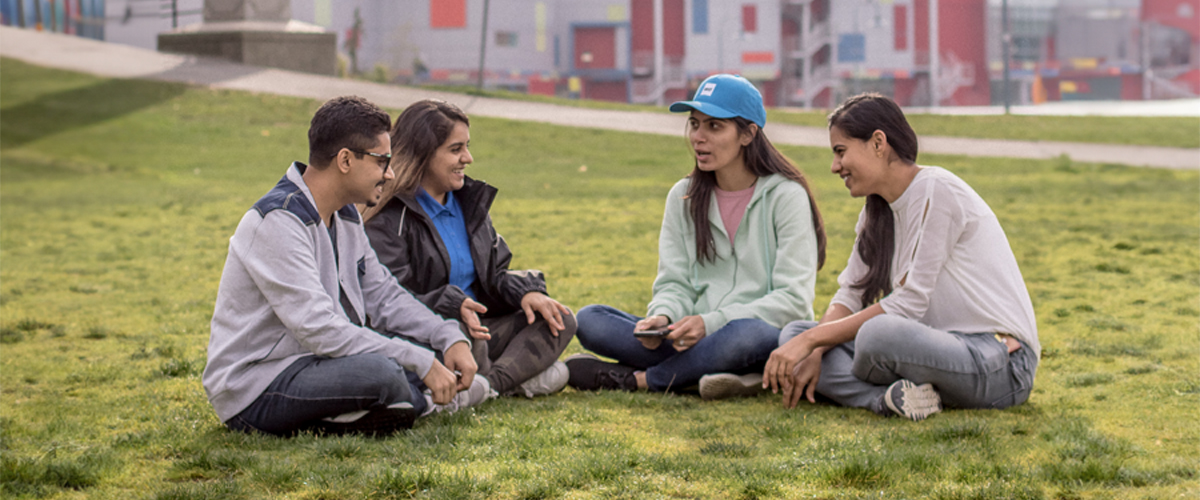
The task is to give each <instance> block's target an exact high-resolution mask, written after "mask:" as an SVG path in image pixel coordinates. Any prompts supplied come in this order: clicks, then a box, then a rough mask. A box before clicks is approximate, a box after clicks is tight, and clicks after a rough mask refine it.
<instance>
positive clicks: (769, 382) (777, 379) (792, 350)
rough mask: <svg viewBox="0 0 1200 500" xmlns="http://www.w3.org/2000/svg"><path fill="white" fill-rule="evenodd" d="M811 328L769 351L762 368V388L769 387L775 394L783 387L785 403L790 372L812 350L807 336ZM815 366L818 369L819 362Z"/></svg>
mask: <svg viewBox="0 0 1200 500" xmlns="http://www.w3.org/2000/svg"><path fill="white" fill-rule="evenodd" d="M818 328H819V327H818ZM815 329H816V328H814V329H813V330H815ZM813 330H809V331H807V332H804V333H803V334H800V335H798V336H796V337H794V338H792V340H789V341H787V342H786V343H784V344H783V345H781V346H779V347H778V348H776V349H775V350H774V351H771V357H770V358H768V359H767V366H766V367H765V368H763V388H764V389H766V388H768V387H769V388H770V389H771V392H772V393H775V394H779V389H780V388H783V389H784V390H785V403H786V396H787V395H788V394H789V393H786V391H787V390H788V389H787V386H788V385H790V384H791V383H792V380H791V376H792V372H793V371H795V369H796V366H797V365H798V364H799V363H800V362H801V361H804V359H805V358H808V356H809V354H812V352H813V347H812V345H811V344H810V343H809V342H808V336H807V334H808V333H809V332H811V331H813ZM817 368H818V369H820V364H819V363H818V365H817Z"/></svg>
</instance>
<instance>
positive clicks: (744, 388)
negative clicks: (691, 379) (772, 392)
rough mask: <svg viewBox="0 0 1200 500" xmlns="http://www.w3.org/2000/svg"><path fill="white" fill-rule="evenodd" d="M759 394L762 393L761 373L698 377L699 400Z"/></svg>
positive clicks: (714, 374) (719, 374)
mask: <svg viewBox="0 0 1200 500" xmlns="http://www.w3.org/2000/svg"><path fill="white" fill-rule="evenodd" d="M760 392H763V388H762V374H761V373H747V374H745V375H734V374H732V373H713V374H709V375H705V376H703V377H700V399H704V400H714V399H727V398H740V397H749V396H757V395H758V394H759V393H760Z"/></svg>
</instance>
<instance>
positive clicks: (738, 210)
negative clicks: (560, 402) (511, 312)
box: [567, 74, 825, 399]
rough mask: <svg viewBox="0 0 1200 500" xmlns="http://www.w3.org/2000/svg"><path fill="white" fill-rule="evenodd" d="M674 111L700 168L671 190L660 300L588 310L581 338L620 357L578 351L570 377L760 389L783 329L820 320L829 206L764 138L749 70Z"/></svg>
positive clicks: (724, 391)
mask: <svg viewBox="0 0 1200 500" xmlns="http://www.w3.org/2000/svg"><path fill="white" fill-rule="evenodd" d="M670 109H671V111H674V112H677V113H682V112H690V114H691V115H690V116H689V118H688V127H687V130H688V134H687V135H688V140H689V142H690V144H691V146H692V150H693V152H694V157H693V161H694V168H693V170H692V173H691V174H689V175H688V176H687V177H685V178H684V179H683V180H680V181H679V182H678V183H676V184H675V186H674V187H673V188H671V192H670V194H668V195H667V206H666V210H665V213H664V215H663V224H662V232H661V233H660V235H659V243H658V247H659V248H658V251H659V260H658V276H657V277H656V278H655V280H654V297H653V299H652V300H651V301H650V304H649V306H648V307H647V313H646V316H645V317H638V316H634V315H632V314H629V313H626V312H623V311H620V310H617V309H615V308H612V307H609V306H602V305H591V306H588V307H585V308H583V309H581V310H580V311H579V313H578V314H577V315H576V319H577V321H578V324H579V327H578V330H577V332H576V337H577V338H578V339H579V342H580V344H582V345H583V347H585V348H587V349H589V350H591V351H593V352H595V353H597V354H600V355H603V356H606V357H609V358H613V359H615V360H617V363H607V362H603V361H600V360H599V359H597V358H596V357H595V356H591V355H589V354H581V355H576V356H572V357H570V358H568V359H567V366H568V368H570V378H569V383H570V384H571V386H572V387H574V388H576V389H580V390H596V389H619V390H627V391H634V390H639V389H648V390H651V391H667V390H671V389H676V390H678V389H684V388H688V387H692V386H694V385H696V384H697V382H699V385H700V395H701V397H703V398H705V399H718V398H723V397H730V396H737V395H749V394H755V393H757V392H758V391H760V390H761V387H762V376H761V374H760V373H756V372H761V370H762V366H763V363H764V362H765V361H766V360H767V358H768V356H769V355H770V353H771V351H772V350H773V349H774V348H775V347H777V346H778V339H779V332H780V328H782V327H783V326H784V325H785V324H787V323H788V322H791V321H795V320H802V319H812V317H813V310H812V302H813V295H814V291H813V289H814V286H815V285H816V275H817V270H818V269H820V267H821V265H822V264H823V263H824V260H825V230H824V227H823V223H822V221H821V213H820V211H819V210H818V209H817V205H816V202H815V201H814V200H813V198H812V193H811V190H810V189H809V187H808V183H807V181H806V180H805V178H804V175H803V174H802V173H801V172H800V171H799V170H798V169H797V168H796V167H795V166H794V165H792V163H791V162H790V161H789V160H788V159H787V158H785V157H784V156H783V154H782V153H780V152H779V151H778V150H777V149H775V147H774V146H772V145H771V143H770V141H768V140H767V137H766V136H765V135H764V134H763V126H764V125H766V109H765V108H764V107H763V102H762V95H761V94H759V92H758V90H757V89H755V88H754V85H752V84H751V83H750V82H749V81H747V80H746V79H745V78H742V77H740V76H735V75H725V74H722V75H715V76H711V77H709V78H708V79H706V80H704V82H702V83H701V84H700V88H699V89H698V90H697V91H696V95H695V97H694V98H693V100H691V101H682V102H676V103H674V104H672V105H671V108H670ZM655 334H657V335H658V336H656V335H655Z"/></svg>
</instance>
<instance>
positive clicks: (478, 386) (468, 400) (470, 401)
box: [421, 375, 499, 417]
mask: <svg viewBox="0 0 1200 500" xmlns="http://www.w3.org/2000/svg"><path fill="white" fill-rule="evenodd" d="M498 395H499V394H496V391H493V390H492V383H491V382H488V379H487V377H484V376H483V375H476V376H475V379H474V380H472V381H471V387H468V388H467V389H465V390H461V391H458V394H455V395H454V399H451V400H450V402H449V403H446V404H444V405H439V404H434V402H433V396H430V394H429V393H428V392H426V393H425V402H426V403H427V405H426V408H425V413H422V414H421V416H422V417H424V416H426V415H429V414H431V413H442V412H446V413H454V412H456V411H459V410H462V409H465V408H470V407H472V406H475V405H478V404H479V403H482V402H484V401H487V400H489V399H492V398H494V397H496V396H498Z"/></svg>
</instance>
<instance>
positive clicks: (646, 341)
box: [633, 314, 671, 351]
mask: <svg viewBox="0 0 1200 500" xmlns="http://www.w3.org/2000/svg"><path fill="white" fill-rule="evenodd" d="M670 322H671V320H670V319H669V318H667V317H666V316H663V315H661V314H659V315H656V316H650V317H649V318H642V319H641V320H640V321H638V322H637V323H636V324H634V325H633V331H635V332H644V331H646V330H659V329H662V328H666V326H667V324H668V323H670ZM636 338H637V339H638V340H639V341H641V343H642V346H643V347H645V348H646V349H650V350H651V351H653V350H655V349H658V346H660V345H662V337H636Z"/></svg>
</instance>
